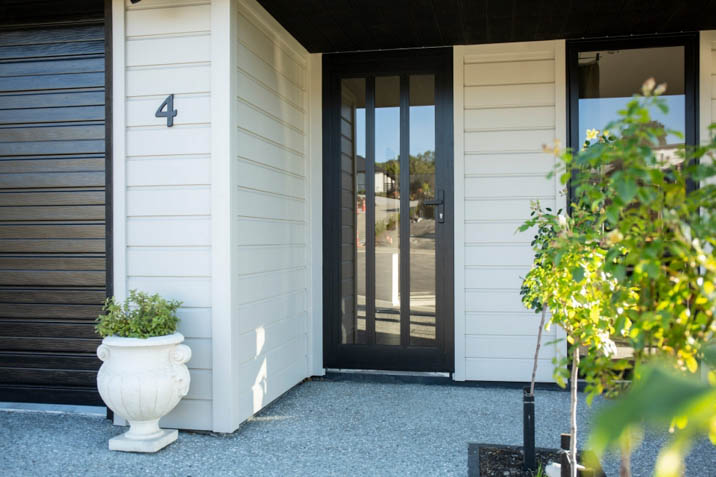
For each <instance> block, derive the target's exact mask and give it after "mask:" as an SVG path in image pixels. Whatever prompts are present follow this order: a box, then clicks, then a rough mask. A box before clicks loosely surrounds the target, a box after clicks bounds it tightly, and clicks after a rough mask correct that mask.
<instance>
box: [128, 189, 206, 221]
mask: <svg viewBox="0 0 716 477" xmlns="http://www.w3.org/2000/svg"><path fill="white" fill-rule="evenodd" d="M210 196H211V190H210V188H209V186H208V185H200V186H193V185H192V186H189V185H187V186H161V187H157V186H143V187H132V188H130V189H129V190H128V191H127V196H126V197H127V216H129V217H147V216H187V215H209V214H210V213H211V203H210V199H211V197H210Z"/></svg>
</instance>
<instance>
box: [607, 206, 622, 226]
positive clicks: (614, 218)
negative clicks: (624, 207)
mask: <svg viewBox="0 0 716 477" xmlns="http://www.w3.org/2000/svg"><path fill="white" fill-rule="evenodd" d="M619 210H620V209H619V207H618V206H616V205H614V204H612V205H610V206H608V207H607V210H606V212H607V220H609V223H610V224H612V225H616V224H617V222H618V221H619Z"/></svg>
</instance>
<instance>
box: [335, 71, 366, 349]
mask: <svg viewBox="0 0 716 477" xmlns="http://www.w3.org/2000/svg"><path fill="white" fill-rule="evenodd" d="M365 89H366V84H365V79H364V78H350V79H344V80H341V129H340V131H341V158H340V161H341V343H342V344H365V343H366V275H365V271H366V269H365V245H366V235H365V232H366V223H365V212H366V207H365V206H366V203H365V144H366V129H365V127H366V124H365V120H366V116H365Z"/></svg>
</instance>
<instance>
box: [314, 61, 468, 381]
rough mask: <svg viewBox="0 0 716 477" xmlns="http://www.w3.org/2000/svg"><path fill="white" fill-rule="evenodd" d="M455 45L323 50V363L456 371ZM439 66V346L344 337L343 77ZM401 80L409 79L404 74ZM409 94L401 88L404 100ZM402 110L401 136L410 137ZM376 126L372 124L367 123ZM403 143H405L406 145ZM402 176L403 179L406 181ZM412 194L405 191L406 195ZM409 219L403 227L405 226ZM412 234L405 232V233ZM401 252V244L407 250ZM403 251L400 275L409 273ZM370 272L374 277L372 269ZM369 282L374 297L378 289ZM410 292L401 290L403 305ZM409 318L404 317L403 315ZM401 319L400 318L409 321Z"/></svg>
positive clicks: (435, 70) (425, 70)
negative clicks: (441, 195) (348, 341)
mask: <svg viewBox="0 0 716 477" xmlns="http://www.w3.org/2000/svg"><path fill="white" fill-rule="evenodd" d="M452 69H453V53H452V48H451V47H449V48H425V49H420V50H393V51H383V52H365V53H340V54H326V55H323V158H324V159H323V364H324V367H325V368H343V369H380V370H395V371H425V372H430V371H432V372H453V371H454V360H455V356H454V213H453V210H454V198H453V194H454V174H453V161H454V152H453V138H454V133H453V71H452ZM410 74H435V92H436V95H435V110H436V118H435V119H436V125H439V128H440V131H441V132H440V134H436V137H435V141H436V144H435V146H436V152H437V153H438V154H439V155H440V161H441V166H440V167H438V168H437V169H436V183H437V184H440V187H441V188H444V190H445V192H444V194H445V196H444V203H445V223H444V224H441V225H440V226H439V227H437V228H436V235H437V244H438V247H439V252H438V254H439V255H438V256H439V259H438V260H436V294H437V296H438V297H440V298H439V299H438V304H437V306H438V307H437V310H436V311H437V312H436V325H437V341H438V347H437V348H427V347H418V346H406V344H405V343H403V344H401V346H397V345H395V346H389V345H377V344H376V345H361V344H350V345H343V344H340V326H338V325H339V323H340V312H341V303H340V296H341V292H340V276H341V270H340V251H341V250H340V246H341V244H340V242H341V240H340V237H341V236H340V233H341V230H340V207H338V205H337V204H340V180H339V179H340V161H337V160H332V159H331V158H334V157H338V156H339V154H340V149H339V148H340V141H339V137H340V120H339V118H340V107H341V92H340V80H341V79H342V78H350V77H368V78H374V77H375V76H384V75H401V77H403V78H404V76H403V75H410ZM401 81H404V79H403V80H401ZM404 100H405V98H403V97H402V96H401V102H403V101H404ZM403 123H404V120H403V118H402V117H401V143H402V142H403V141H407V134H406V132H407V131H406V130H405V125H404V124H403ZM368 126H369V127H370V125H368ZM403 147H404V146H402V145H401V149H403ZM401 182H402V181H401ZM406 197H407V196H406ZM405 224H407V221H403V223H401V231H400V233H401V235H403V234H404V233H405V234H407V233H408V231H407V230H403V229H404V228H405ZM406 236H407V235H406ZM401 253H402V252H401ZM405 262H406V261H405V260H402V259H401V273H400V276H401V278H400V279H401V282H402V281H403V280H409V274H407V273H405V271H406V270H407V269H406V268H404V267H405V266H406V265H407V264H406V263H405ZM367 278H368V280H370V278H371V277H367ZM370 288H371V287H370V286H369V287H368V289H367V290H366V295H367V298H368V301H369V302H370V301H371V297H372V295H373V293H372V292H371V291H369V290H370ZM406 299H409V297H405V296H404V297H402V300H403V302H402V303H401V308H404V303H406V301H405V300H406ZM402 321H405V320H402ZM402 321H401V326H406V325H407V324H406V323H403V322H402Z"/></svg>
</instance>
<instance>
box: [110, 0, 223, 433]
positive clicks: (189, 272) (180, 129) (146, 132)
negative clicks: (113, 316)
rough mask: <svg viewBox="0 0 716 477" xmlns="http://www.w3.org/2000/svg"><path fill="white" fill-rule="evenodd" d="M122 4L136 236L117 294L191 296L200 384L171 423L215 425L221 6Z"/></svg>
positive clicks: (127, 152)
mask: <svg viewBox="0 0 716 477" xmlns="http://www.w3.org/2000/svg"><path fill="white" fill-rule="evenodd" d="M116 3H121V2H115V8H114V11H115V18H114V24H115V29H114V32H115V36H116V35H118V34H119V35H120V36H119V39H117V38H116V39H115V45H116V42H117V41H122V38H123V43H122V44H121V45H120V52H119V54H121V51H123V52H124V54H123V55H122V57H120V58H118V59H115V67H116V66H117V65H118V64H119V65H121V66H122V69H123V71H124V77H123V78H122V79H123V80H124V82H123V84H121V85H120V88H117V87H116V85H115V105H117V103H118V102H121V103H122V104H120V105H119V109H120V110H123V111H124V117H123V118H122V119H123V121H124V128H125V129H124V131H118V133H119V134H120V135H117V133H115V142H120V141H121V138H124V141H123V144H120V145H119V147H120V150H119V154H117V149H115V170H117V169H122V166H123V170H121V171H120V179H121V180H124V181H125V184H124V185H122V189H123V193H124V195H125V202H124V206H123V208H122V209H120V208H116V207H115V213H116V214H117V215H118V216H116V217H115V228H118V229H119V230H122V231H124V237H123V238H124V240H125V241H126V242H125V243H126V248H125V247H123V248H124V250H121V249H119V248H117V244H115V247H116V248H115V255H118V256H119V257H117V258H115V260H116V261H118V262H120V263H121V262H122V261H123V262H124V263H123V267H124V268H125V270H126V275H125V276H124V277H123V278H122V279H121V280H120V281H119V282H118V283H117V280H115V287H116V294H117V295H119V296H123V295H124V294H126V292H127V290H130V289H133V288H136V289H138V290H144V291H148V292H157V293H160V294H161V295H163V296H165V297H167V298H171V299H177V300H181V301H182V302H183V305H182V307H181V309H180V310H179V316H180V318H181V323H180V325H179V331H181V332H182V333H183V334H184V335H185V336H186V344H188V345H189V346H191V349H192V359H191V361H190V362H189V363H188V366H189V369H190V372H191V380H192V382H191V389H190V391H189V395H188V396H187V397H186V398H185V399H183V400H182V401H181V403H180V404H179V405H178V406H177V408H176V409H175V410H174V411H173V412H172V413H171V414H170V415H168V416H167V417H166V418H164V419H163V420H162V422H161V424H162V425H163V426H166V427H179V428H183V429H212V398H213V396H212V341H211V334H212V332H211V329H212V328H211V325H212V323H211V320H212V295H211V276H212V266H211V260H212V248H211V175H210V172H211V112H210V111H211V8H212V6H211V4H210V2H209V1H196V0H184V1H180V0H172V1H167V0H144V1H142V2H141V3H138V4H137V5H132V4H131V3H130V2H129V1H127V2H126V3H125V4H124V5H123V7H118V6H117V5H116ZM117 13H119V15H117ZM121 32H124V35H122V33H121ZM117 54H118V53H117V48H115V55H117ZM122 63H123V65H122ZM120 81H121V80H120ZM115 83H116V81H115ZM121 91H124V93H123V94H122V93H121ZM171 93H174V95H175V96H174V107H175V109H177V110H178V111H179V112H178V115H177V116H176V117H175V118H174V126H173V127H172V128H168V127H167V126H166V119H165V118H155V117H154V112H155V111H156V109H157V107H158V106H159V105H160V104H161V103H162V101H164V99H165V98H166V96H167V95H169V94H171ZM118 94H120V95H121V96H120V97H117V95H118ZM122 148H123V151H122ZM122 157H123V158H124V162H123V163H122V162H121V159H122ZM115 184H116V183H115ZM115 187H116V185H115ZM122 210H123V211H122ZM119 211H122V212H121V215H120V214H118V212H119Z"/></svg>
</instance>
